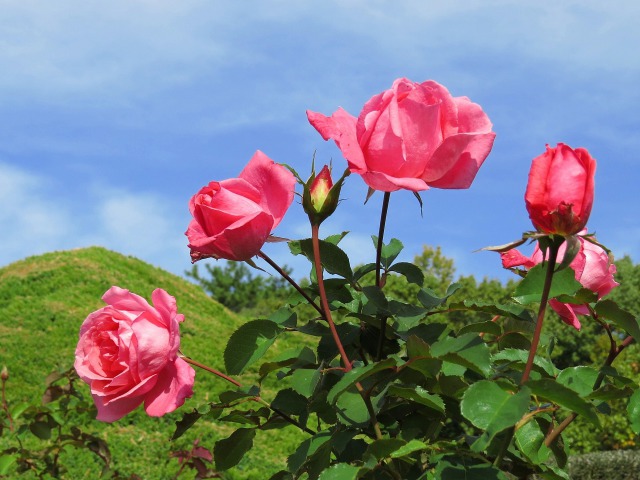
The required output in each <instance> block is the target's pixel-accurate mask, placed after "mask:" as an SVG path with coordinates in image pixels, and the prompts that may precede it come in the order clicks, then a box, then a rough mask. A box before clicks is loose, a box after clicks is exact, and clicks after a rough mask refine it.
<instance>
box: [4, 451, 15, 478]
mask: <svg viewBox="0 0 640 480" xmlns="http://www.w3.org/2000/svg"><path fill="white" fill-rule="evenodd" d="M17 460H18V455H2V456H0V475H7V474H8V473H9V469H10V468H11V465H13V464H14V463H15V462H16V461H17Z"/></svg>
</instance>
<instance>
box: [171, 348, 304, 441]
mask: <svg viewBox="0 0 640 480" xmlns="http://www.w3.org/2000/svg"><path fill="white" fill-rule="evenodd" d="M180 358H182V359H183V360H184V361H185V362H187V363H190V364H191V365H193V366H195V367H198V368H201V369H203V370H206V371H207V372H209V373H213V374H214V375H217V376H218V377H220V378H223V379H225V380H226V381H228V382H231V383H233V384H234V385H235V386H236V387H240V388H242V384H241V383H240V382H238V381H237V380H234V379H233V378H231V377H229V376H228V375H225V374H224V373H222V372H220V371H218V370H216V369H215V368H211V367H209V366H207V365H204V364H203V363H200V362H198V361H196V360H193V359H191V358H189V357H185V356H181V357H180ZM253 401H255V402H258V403H261V404H262V405H264V406H266V407H268V408H269V409H270V410H272V411H273V412H275V413H276V414H278V415H280V416H281V417H282V418H284V419H285V420H286V421H287V422H289V423H291V424H292V425H295V426H296V427H298V428H299V429H300V430H302V431H303V432H306V433H309V434H310V435H315V434H316V432H314V431H313V430H311V429H309V428H307V427H305V426H304V425H302V424H300V423H299V422H297V421H296V420H294V419H293V418H291V417H290V416H289V415H287V414H286V413H284V412H282V411H281V410H279V409H277V408H275V407H272V406H271V405H270V404H269V402H267V401H266V400H265V399H263V398H262V397H261V396H259V395H258V396H257V397H253Z"/></svg>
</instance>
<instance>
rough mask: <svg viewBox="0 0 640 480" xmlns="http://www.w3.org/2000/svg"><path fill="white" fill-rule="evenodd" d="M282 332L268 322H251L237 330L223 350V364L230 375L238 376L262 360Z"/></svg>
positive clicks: (276, 325)
mask: <svg viewBox="0 0 640 480" xmlns="http://www.w3.org/2000/svg"><path fill="white" fill-rule="evenodd" d="M282 331H283V329H282V327H280V326H279V325H278V324H277V323H274V322H272V321H270V320H253V321H251V322H248V323H245V324H244V325H242V326H241V327H240V328H238V329H237V330H236V331H235V332H233V334H232V335H231V338H229V342H228V343H227V347H226V348H225V350H224V364H225V368H226V369H227V372H228V373H229V374H230V375H239V374H241V373H242V372H244V371H245V369H246V368H247V367H248V366H249V365H251V364H252V363H254V362H255V361H257V360H259V359H260V358H262V356H263V355H264V354H265V353H266V352H267V350H268V349H269V347H270V346H271V345H272V344H273V342H274V341H275V339H276V337H277V336H278V335H279V334H280V333H281V332H282Z"/></svg>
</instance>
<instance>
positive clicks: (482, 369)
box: [431, 333, 491, 377]
mask: <svg viewBox="0 0 640 480" xmlns="http://www.w3.org/2000/svg"><path fill="white" fill-rule="evenodd" d="M431 355H433V356H434V357H436V358H440V359H442V360H447V361H448V362H451V363H455V364H457V365H462V366H464V367H467V368H469V369H471V370H473V371H474V372H478V373H479V374H481V375H483V376H485V377H486V376H488V375H489V374H490V373H491V354H490V352H489V347H488V346H487V344H486V343H484V342H483V341H482V338H480V337H479V336H478V335H477V334H475V333H465V334H464V335H460V336H459V337H457V338H454V337H445V338H443V339H442V340H439V341H437V342H436V343H434V344H433V345H431Z"/></svg>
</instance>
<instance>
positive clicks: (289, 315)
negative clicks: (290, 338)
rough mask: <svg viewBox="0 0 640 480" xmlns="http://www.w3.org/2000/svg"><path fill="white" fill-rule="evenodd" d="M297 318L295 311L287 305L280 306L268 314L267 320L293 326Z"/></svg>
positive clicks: (284, 325)
mask: <svg viewBox="0 0 640 480" xmlns="http://www.w3.org/2000/svg"><path fill="white" fill-rule="evenodd" d="M297 318H298V316H297V314H296V312H292V311H291V309H289V308H287V307H282V308H280V309H278V310H276V311H275V312H273V313H272V314H271V315H269V320H271V321H272V322H274V323H277V324H278V325H282V326H283V327H289V328H295V326H296V324H297Z"/></svg>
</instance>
